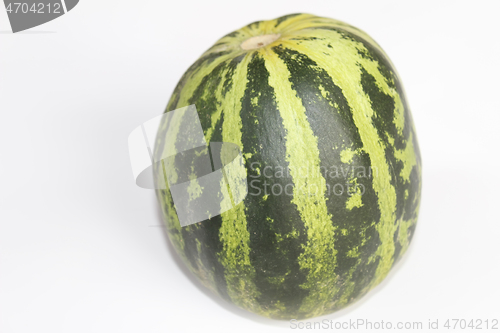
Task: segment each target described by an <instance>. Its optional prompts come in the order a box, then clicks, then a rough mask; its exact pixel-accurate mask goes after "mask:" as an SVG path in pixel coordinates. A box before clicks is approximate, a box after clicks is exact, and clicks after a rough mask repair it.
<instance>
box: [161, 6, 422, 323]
mask: <svg viewBox="0 0 500 333" xmlns="http://www.w3.org/2000/svg"><path fill="white" fill-rule="evenodd" d="M192 104H194V105H195V106H196V108H197V110H198V114H199V117H200V120H201V125H202V128H203V131H204V135H205V139H206V141H207V142H231V143H234V144H237V145H238V146H239V147H240V149H241V151H242V155H243V157H244V163H245V168H246V172H247V180H248V195H247V197H246V198H245V199H244V200H243V202H242V203H240V204H239V205H237V206H236V207H234V208H233V209H231V210H229V211H226V212H224V213H223V214H221V215H219V216H215V217H212V218H211V219H208V220H205V221H202V222H199V223H196V224H192V225H189V226H186V227H181V226H180V224H179V219H178V217H177V213H176V210H175V208H174V205H173V201H172V195H171V193H170V191H169V190H168V188H167V189H159V190H156V193H157V197H158V199H159V202H160V205H161V207H162V210H163V215H164V220H165V224H166V228H167V231H168V236H169V238H170V240H171V242H172V244H173V246H174V247H175V249H176V251H177V253H178V254H179V255H180V257H181V258H182V259H183V261H184V262H185V263H186V265H187V266H188V267H189V269H190V270H191V271H192V272H193V273H194V274H195V275H196V276H197V277H198V278H199V279H200V280H201V282H202V283H203V284H204V285H205V286H206V287H208V288H210V289H211V290H212V291H213V292H214V293H216V294H218V295H220V297H222V298H223V299H226V300H227V301H229V302H232V303H234V304H236V305H237V306H239V307H241V308H244V309H246V310H249V311H251V312H254V313H257V314H260V315H263V316H266V317H271V318H278V319H291V318H297V319H299V318H309V317H315V316H319V315H323V314H328V313H332V312H334V311H337V310H339V309H342V308H344V307H346V306H348V305H350V304H352V303H353V302H356V301H357V300H359V299H360V298H361V297H362V296H363V295H365V294H366V293H367V292H368V291H369V290H370V289H372V288H373V287H375V286H376V285H377V284H379V283H380V282H381V281H382V280H383V279H384V278H385V277H386V276H387V274H388V273H389V271H390V270H391V268H392V267H393V266H394V264H395V263H396V262H397V261H398V260H399V259H400V258H401V256H402V255H403V254H404V253H405V251H406V250H407V248H408V245H409V243H410V241H411V239H412V236H413V234H414V230H415V225H416V221H417V213H418V209H419V203H420V191H421V158H420V153H419V148H418V144H417V137H416V133H415V128H414V125H413V122H412V117H411V114H410V110H409V107H408V104H407V102H406V99H405V96H404V92H403V87H402V85H401V81H400V79H399V77H398V75H397V73H396V71H395V69H394V67H393V65H392V64H391V62H390V60H389V59H388V57H387V55H386V54H385V53H384V51H383V50H382V49H381V48H380V46H379V45H378V44H377V43H376V42H375V41H374V40H373V39H372V38H370V37H369V36H368V35H367V34H366V33H364V32H363V31H361V30H359V29H357V28H355V27H352V26H350V25H348V24H345V23H343V22H340V21H337V20H333V19H329V18H323V17H317V16H314V15H309V14H293V15H287V16H283V17H280V18H278V19H275V20H270V21H260V22H255V23H252V24H249V25H247V26H245V27H243V28H241V29H239V30H237V31H234V32H232V33H230V34H228V35H226V36H224V37H222V38H221V39H220V40H219V41H218V42H217V43H216V44H215V45H214V46H213V47H211V48H210V49H209V50H207V51H206V52H205V53H204V54H203V55H202V56H201V57H200V58H199V60H197V61H196V62H195V63H194V64H193V65H192V66H191V67H190V68H189V69H188V70H187V71H186V73H185V74H184V75H183V76H182V78H181V80H180V82H179V83H178V85H177V87H176V88H175V90H174V92H173V94H172V97H171V99H170V101H169V103H168V106H167V111H171V110H174V109H178V108H181V107H185V106H188V105H192ZM164 133H165V132H164V131H163V132H162V130H161V127H160V130H159V135H158V137H157V141H156V145H155V151H156V152H158V151H159V150H160V151H161V150H162V149H164V146H165V136H164ZM176 140H189V137H186V136H185V134H184V135H183V133H179V134H178V135H177V138H176ZM174 141H175V140H174Z"/></svg>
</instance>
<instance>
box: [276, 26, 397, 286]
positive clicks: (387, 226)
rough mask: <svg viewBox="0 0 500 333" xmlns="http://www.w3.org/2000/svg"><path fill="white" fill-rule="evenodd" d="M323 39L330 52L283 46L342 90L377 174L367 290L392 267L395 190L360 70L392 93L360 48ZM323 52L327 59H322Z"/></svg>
mask: <svg viewBox="0 0 500 333" xmlns="http://www.w3.org/2000/svg"><path fill="white" fill-rule="evenodd" d="M323 35H324V36H325V37H328V42H330V44H331V45H332V47H333V49H332V48H328V47H327V46H326V45H324V44H321V43H317V42H316V43H311V42H308V41H302V44H297V43H295V42H293V41H287V42H286V43H284V44H285V46H288V45H290V47H291V48H294V49H296V50H298V51H300V52H303V53H305V54H307V55H308V56H309V57H310V58H311V59H312V60H313V61H315V62H316V63H317V64H318V66H320V67H321V68H323V69H325V70H326V71H327V73H328V75H329V76H330V77H331V78H332V80H333V81H334V83H335V84H336V85H338V86H339V87H340V88H341V89H342V92H343V94H344V96H345V98H346V100H347V102H348V104H349V106H350V107H351V109H352V110H353V119H354V123H355V125H356V127H357V128H358V131H359V134H360V137H361V140H362V142H363V150H364V151H365V152H367V153H368V155H369V157H370V160H371V166H372V168H376V169H377V171H378V172H377V173H374V174H373V188H374V190H375V192H376V194H377V196H378V206H379V209H380V213H381V217H380V221H379V222H378V224H377V226H376V228H377V231H378V233H379V238H380V241H381V244H380V246H379V247H378V249H377V251H376V253H375V256H374V257H373V260H375V259H376V257H378V258H379V259H380V261H379V264H378V267H377V271H376V276H375V279H374V282H373V283H372V285H371V286H369V287H368V289H369V288H371V287H373V286H374V285H377V284H378V283H380V282H381V281H382V280H383V279H384V277H385V276H386V275H387V274H388V272H389V270H390V269H391V266H392V262H393V254H394V251H395V244H394V237H393V235H394V233H395V232H396V228H397V225H396V224H395V223H394V222H395V215H394V214H395V210H396V190H395V188H394V187H393V186H392V185H391V174H390V171H389V165H388V164H387V161H386V158H385V145H384V143H383V142H382V140H381V139H380V137H379V136H378V133H377V129H376V128H375V126H374V124H373V122H372V121H371V119H372V117H373V115H374V111H373V109H372V106H371V103H370V99H369V97H368V96H367V95H366V94H365V93H364V91H363V87H362V85H361V69H360V66H362V67H363V68H365V70H366V71H367V72H368V73H370V74H372V75H373V76H374V77H375V80H376V82H377V84H378V85H379V88H381V90H382V91H383V92H385V93H387V94H389V95H391V96H393V97H394V93H395V92H394V91H393V90H392V89H391V88H390V87H389V86H388V85H387V83H386V82H385V79H384V78H383V75H382V74H381V73H380V72H379V71H378V63H377V62H374V61H371V60H369V59H365V58H362V57H360V55H359V53H358V49H362V48H364V46H363V44H361V43H357V42H353V41H351V40H346V39H343V38H342V36H341V35H340V34H339V33H337V32H335V31H330V30H328V31H327V30H325V31H324V32H323ZM308 46H309V47H308ZM323 52H325V53H328V54H329V55H324V54H323ZM401 111H402V110H401Z"/></svg>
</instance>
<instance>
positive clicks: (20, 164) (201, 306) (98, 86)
mask: <svg viewBox="0 0 500 333" xmlns="http://www.w3.org/2000/svg"><path fill="white" fill-rule="evenodd" d="M472 3H473V2H470V1H469V2H457V1H453V2H452V1H449V2H444V1H442V2H439V3H433V2H424V1H418V2H412V4H411V5H410V4H409V2H404V3H403V2H401V1H398V2H396V1H393V2H389V1H366V2H353V1H331V0H329V1H312V0H307V1H269V0H268V1H256V0H253V1H250V2H244V1H241V2H240V1H225V2H223V1H199V2H198V3H197V2H192V1H160V0H157V1H153V0H142V1H130V0H120V1H118V0H107V1H97V0H82V1H81V2H80V3H79V4H78V5H77V6H76V7H75V8H74V9H73V10H72V11H70V12H69V13H68V14H67V15H64V16H63V17H60V18H59V19H56V20H54V21H52V22H49V23H47V24H45V25H42V26H39V27H35V28H33V29H31V30H29V31H26V32H22V33H18V34H12V33H10V32H9V31H10V26H9V24H8V19H7V15H6V13H5V11H4V10H3V8H0V116H1V120H0V126H1V130H0V332H2V333H12V332H30V333H34V332H51V333H54V332H72V333H77V332H85V333H88V332H134V333H137V332H147V333H149V332H206V331H208V332H212V331H213V332H274V331H285V330H288V331H290V330H291V328H290V323H289V322H287V321H275V320H270V319H266V318H261V317H259V316H257V315H253V314H250V313H247V312H245V311H243V310H240V309H237V308H235V307H233V306H232V305H229V304H227V303H225V302H224V301H221V300H218V299H217V298H215V297H213V296H212V295H211V294H210V293H209V292H208V291H206V290H205V289H203V287H201V286H200V284H199V283H198V282H197V281H195V280H194V279H193V277H192V276H191V275H189V273H188V272H187V271H186V269H185V268H184V266H183V264H182V263H181V262H179V260H178V259H177V258H176V256H175V254H174V252H173V249H172V247H171V246H170V244H169V243H168V241H167V239H166V237H165V235H164V231H163V228H161V227H160V223H161V221H160V215H159V213H158V207H157V204H156V201H155V197H154V193H153V192H152V191H148V190H143V189H141V188H138V187H136V186H135V184H134V180H133V177H132V171H131V168H130V161H129V156H128V148H127V137H128V134H129V133H130V132H131V131H132V130H133V129H134V128H135V127H137V126H139V125H140V124H141V123H142V122H144V121H146V120H148V119H150V118H153V117H155V116H157V115H159V114H161V113H162V112H163V110H164V108H165V106H166V103H167V101H168V99H169V97H170V94H171V92H172V90H173V88H174V86H175V84H176V83H177V80H178V79H179V78H180V76H181V75H182V73H183V72H184V71H185V70H186V69H187V67H188V66H189V65H191V63H193V62H194V61H195V60H196V59H197V58H198V56H200V55H201V53H202V52H204V51H205V50H206V49H207V48H208V47H210V46H211V45H212V44H213V43H214V42H215V41H216V40H217V39H218V38H219V37H221V36H222V35H224V34H226V33H229V32H231V31H233V30H236V29H238V28H240V27H241V26H243V25H246V24H248V23H250V22H253V21H256V20H261V19H272V18H275V17H278V16H281V15H284V14H290V13H295V12H307V13H312V14H316V15H322V16H327V17H332V18H336V19H340V20H343V21H345V22H348V23H350V24H352V25H354V26H357V27H359V28H361V29H363V30H365V31H366V32H368V33H369V34H370V35H371V36H372V37H373V38H374V39H375V40H376V41H377V42H378V43H379V44H380V45H381V46H382V47H383V48H384V49H385V51H386V52H387V53H388V54H389V56H390V57H391V59H392V61H393V62H394V64H395V66H396V68H397V70H398V72H399V74H400V76H401V78H402V81H403V83H404V85H405V88H406V92H407V97H408V100H409V103H410V106H411V108H412V113H413V117H414V120H415V124H416V127H417V132H418V136H419V141H420V147H421V151H422V156H423V163H424V164H423V196H422V204H421V213H420V217H419V223H418V227H417V230H416V235H415V238H414V242H413V243H412V245H411V247H410V250H409V252H408V253H407V255H406V257H405V259H404V260H403V261H402V262H401V263H400V264H398V266H397V267H396V269H394V270H393V272H391V274H390V276H389V277H388V278H387V279H386V280H385V281H384V283H382V284H381V285H380V286H379V287H377V288H376V289H375V290H373V291H372V292H370V293H369V295H367V296H366V297H365V298H364V299H363V300H362V301H360V302H358V303H357V304H356V305H354V306H351V307H349V308H347V309H345V310H343V311H341V312H338V313H336V314H333V315H330V316H326V317H321V318H315V319H313V320H311V322H318V321H320V320H322V319H325V318H326V319H328V320H330V319H332V320H334V321H340V322H343V321H349V320H358V319H365V320H369V321H372V322H380V321H382V320H384V322H387V321H391V322H393V323H396V322H400V321H402V322H404V321H411V322H413V321H422V322H423V324H424V328H425V327H427V324H428V321H429V319H431V320H433V321H435V320H436V319H437V320H439V325H440V327H442V325H443V324H444V322H445V321H446V319H449V318H450V319H451V318H457V319H469V320H470V319H483V320H486V319H489V320H490V322H491V320H492V319H494V318H496V319H500V311H499V310H500V301H499V299H500V288H499V286H498V284H499V281H500V269H499V265H500V260H499V254H500V253H499V252H500V251H499V250H500V245H499V239H500V218H499V216H500V214H499V213H498V208H499V199H500V196H499V190H500V181H499V172H500V162H499V158H498V153H499V143H500V140H499V139H500V136H499V132H500V131H499V129H498V127H499V120H500V116H499V114H500V106H499V102H498V101H499V97H498V94H499V88H500V66H499V59H500V42H499V38H498V34H499V33H500V28H499V27H500V24H499V23H498V13H499V9H500V8H499V6H498V4H499V2H497V1H478V2H474V4H472ZM498 327H500V324H499V325H498ZM484 328H485V325H484V324H483V330H484ZM294 331H299V329H295V330H294ZM302 331H304V330H302ZM340 331H346V330H340ZM357 331H358V332H360V331H363V330H362V329H358V330H357ZM408 331H409V330H408ZM421 331H424V330H421ZM456 331H461V332H463V331H467V330H460V329H457V330H456Z"/></svg>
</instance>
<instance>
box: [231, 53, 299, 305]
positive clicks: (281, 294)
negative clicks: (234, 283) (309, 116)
mask: <svg viewBox="0 0 500 333" xmlns="http://www.w3.org/2000/svg"><path fill="white" fill-rule="evenodd" d="M268 79H269V73H268V71H267V69H266V67H265V62H264V59H263V58H262V57H260V56H258V55H256V56H254V57H253V59H252V61H251V62H250V63H249V65H248V83H247V87H246V91H245V95H244V98H243V100H242V109H241V112H240V116H241V118H242V124H243V127H242V141H243V147H244V151H243V154H247V153H250V154H252V156H251V157H250V158H248V159H247V160H246V168H247V170H248V172H249V173H248V182H249V183H250V182H252V181H253V180H260V181H261V182H260V185H258V186H256V187H259V188H260V189H261V190H262V191H264V185H263V182H264V181H266V182H268V183H269V185H268V192H269V193H271V187H272V186H273V185H275V184H277V185H276V186H281V187H282V188H284V187H285V186H286V185H287V184H288V183H291V178H286V176H284V177H283V178H281V177H278V178H276V177H273V178H271V179H268V178H265V177H264V176H263V175H261V176H260V177H257V176H258V172H257V171H256V170H252V167H251V166H252V163H254V162H260V163H261V168H260V172H262V171H263V169H264V167H266V166H269V167H271V168H272V170H273V171H276V170H278V169H277V168H278V167H282V168H283V169H284V173H285V175H286V173H287V171H286V170H287V169H288V162H287V161H286V149H285V142H284V140H285V139H284V137H285V135H286V133H285V129H284V128H283V120H282V118H281V116H280V113H279V110H278V109H277V106H276V102H275V96H274V94H275V92H274V89H273V88H272V87H271V86H269V84H268ZM255 166H256V165H254V167H255ZM254 177H257V178H254ZM253 184H254V185H256V183H253ZM257 192H258V191H257V190H256V189H253V188H252V187H249V195H248V196H247V197H246V198H245V201H244V204H245V206H246V207H252V209H251V210H247V221H248V231H249V233H250V249H251V254H250V258H251V262H252V264H253V266H254V268H255V285H256V286H257V288H258V290H259V291H260V292H261V295H260V296H259V297H258V299H257V300H258V302H259V303H260V304H261V305H262V306H263V307H264V308H269V309H270V310H271V311H272V310H273V309H276V305H277V303H276V302H277V301H279V302H280V303H281V305H282V306H285V307H286V309H287V310H286V311H287V312H289V313H295V312H296V311H297V310H298V308H299V307H300V305H301V300H302V299H303V298H304V297H306V296H307V294H308V291H307V290H304V289H301V288H300V287H299V286H300V285H301V284H302V283H304V282H305V274H304V272H302V271H300V266H299V263H298V261H297V258H298V257H299V255H300V254H301V253H302V252H303V250H302V248H301V245H302V244H305V242H306V240H307V237H306V232H305V230H304V227H303V222H302V220H301V217H300V215H299V213H298V211H297V209H296V207H295V205H294V204H292V203H291V199H292V196H288V195H284V194H282V195H272V194H271V195H269V197H267V199H264V198H263V197H264V193H261V194H260V195H254V194H257ZM257 207H258V208H257ZM267 218H270V220H271V221H272V222H271V221H270V220H268V219H267ZM294 232H295V233H296V234H297V236H296V237H293V236H291V235H292V234H293V233H294ZM277 235H280V236H281V237H282V238H283V239H281V240H279V239H278V238H277ZM280 278H283V281H282V282H280V283H279V284H277V283H276V281H278V280H279V279H280Z"/></svg>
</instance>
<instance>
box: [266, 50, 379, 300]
mask: <svg viewBox="0 0 500 333" xmlns="http://www.w3.org/2000/svg"><path fill="white" fill-rule="evenodd" d="M273 50H274V51H275V52H276V53H277V54H278V55H279V57H280V58H281V59H282V60H283V61H284V62H285V63H286V65H287V68H288V70H289V71H290V79H289V80H290V82H291V83H292V87H293V89H294V90H295V91H296V92H297V95H298V96H299V98H301V100H302V104H303V105H304V107H305V109H306V115H307V118H308V120H309V123H310V124H311V129H312V130H313V132H314V135H315V136H316V137H317V138H318V148H319V152H320V160H321V165H320V166H321V167H322V168H323V170H328V171H329V172H328V176H327V177H325V180H326V182H327V184H328V185H329V186H330V195H328V193H325V195H326V196H328V199H329V200H328V201H327V208H328V212H329V213H330V214H331V215H332V216H333V221H332V223H333V224H334V225H335V226H337V228H338V229H336V230H337V232H336V239H335V249H336V250H337V266H336V268H335V274H337V275H338V278H339V280H338V285H339V287H340V288H341V289H340V291H339V294H338V295H339V297H340V296H341V295H343V294H344V292H345V290H344V288H346V287H347V284H346V282H347V281H348V280H350V279H349V278H350V277H349V272H350V271H351V270H352V269H355V267H357V266H358V265H359V267H361V268H362V269H363V276H362V280H361V281H354V282H355V283H356V290H355V291H354V293H353V295H352V297H356V296H358V293H359V291H360V290H361V289H363V288H365V287H366V286H367V285H368V284H369V283H370V282H371V279H372V277H373V276H374V274H375V270H376V268H377V266H376V265H370V266H368V267H369V269H367V265H368V260H369V258H370V257H371V256H372V254H373V253H375V251H376V250H377V248H378V245H379V244H380V239H379V237H378V232H377V230H376V227H375V224H373V222H374V221H379V219H380V210H379V208H378V204H377V200H378V198H377V195H376V193H375V191H374V189H373V186H372V181H373V179H372V178H368V177H366V178H362V179H361V178H359V179H358V184H362V185H363V186H364V187H365V193H364V194H363V195H362V202H363V206H361V207H357V208H353V209H352V210H349V209H347V208H346V203H347V200H348V199H349V196H348V195H346V194H343V195H340V196H338V195H335V194H334V192H333V189H334V187H335V186H336V185H337V184H341V185H343V186H344V189H345V187H346V182H347V181H348V180H349V177H344V176H343V175H342V173H341V171H340V170H339V173H340V177H330V171H331V170H332V166H333V167H337V168H338V169H340V168H344V170H347V167H352V166H358V167H361V166H363V167H365V170H366V174H367V175H368V170H369V167H370V163H371V162H370V158H369V156H368V155H367V154H366V153H364V152H362V153H359V154H357V155H355V156H354V157H353V160H352V163H350V164H345V163H342V161H341V158H340V153H341V151H343V150H344V149H346V148H350V149H352V150H358V149H361V148H363V143H362V141H361V138H360V136H359V132H358V129H357V128H356V126H355V125H354V120H353V118H352V110H351V108H350V106H349V105H348V103H347V101H346V99H345V97H344V95H343V93H342V90H341V89H340V88H339V87H338V86H337V85H335V83H334V82H333V80H332V78H331V77H330V76H329V75H328V74H327V73H326V71H325V70H323V69H322V68H319V67H318V66H317V64H316V63H315V62H314V61H312V60H311V59H310V58H308V57H307V56H306V55H305V54H302V53H299V52H297V51H295V50H291V49H284V48H282V47H276V48H274V49H273ZM319 87H323V89H324V90H326V91H328V94H327V95H326V97H323V95H322V93H321V90H320V88H319ZM333 143H335V144H336V145H338V146H334V144H333ZM349 170H350V169H349ZM361 171H362V169H361V168H359V169H357V170H356V174H359V172H361ZM337 188H338V187H337ZM341 230H345V231H346V232H345V234H344V233H343V232H342V231H341ZM363 243H364V245H363V246H361V247H360V248H359V249H358V252H359V253H360V256H359V257H352V256H350V255H349V252H350V251H354V250H355V248H356V247H358V246H359V244H363ZM358 278H359V276H358ZM351 281H352V279H351Z"/></svg>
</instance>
